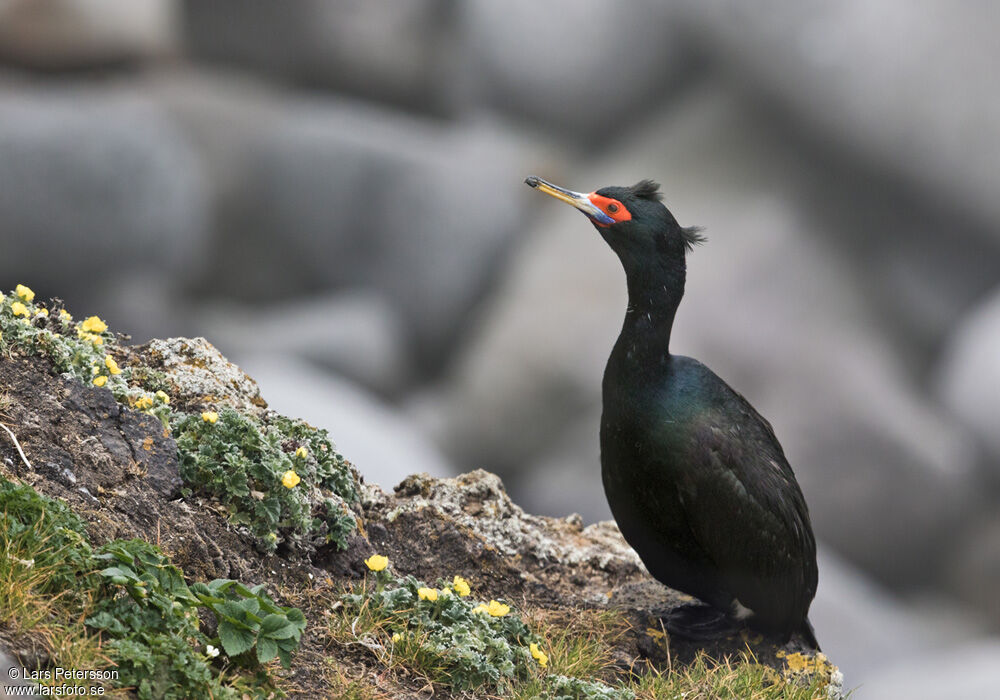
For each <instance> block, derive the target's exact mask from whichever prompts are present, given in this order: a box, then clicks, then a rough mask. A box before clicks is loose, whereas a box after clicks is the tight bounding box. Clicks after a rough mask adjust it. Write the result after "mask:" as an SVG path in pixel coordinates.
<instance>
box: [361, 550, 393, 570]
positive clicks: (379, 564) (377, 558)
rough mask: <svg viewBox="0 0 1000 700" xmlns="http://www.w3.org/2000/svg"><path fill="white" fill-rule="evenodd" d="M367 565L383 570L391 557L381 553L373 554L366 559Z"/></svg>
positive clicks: (370, 567)
mask: <svg viewBox="0 0 1000 700" xmlns="http://www.w3.org/2000/svg"><path fill="white" fill-rule="evenodd" d="M365 566H367V567H368V568H369V569H371V570H372V571H381V570H382V569H384V568H385V567H387V566H389V557H383V556H382V555H381V554H373V555H371V556H370V557H368V558H367V559H365Z"/></svg>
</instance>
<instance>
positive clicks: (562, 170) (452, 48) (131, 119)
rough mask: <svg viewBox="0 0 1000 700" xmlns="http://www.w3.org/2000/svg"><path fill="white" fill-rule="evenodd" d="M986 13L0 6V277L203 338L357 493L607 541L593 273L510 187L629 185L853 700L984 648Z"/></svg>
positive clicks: (993, 512)
mask: <svg viewBox="0 0 1000 700" xmlns="http://www.w3.org/2000/svg"><path fill="white" fill-rule="evenodd" d="M998 30H1000V8H998V7H997V6H996V5H994V4H991V3H985V2H971V3H961V4H943V3H940V4H937V5H933V6H932V5H927V4H922V3H910V2H904V1H903V0H888V1H886V2H880V3H870V2H865V1H864V0H847V1H845V2H838V3H834V2H815V1H810V2H793V1H792V0H764V1H763V2H757V3H752V4H748V3H740V2H736V0H711V1H706V0H673V1H672V2H658V1H656V0H635V1H633V2H616V3H605V2H596V1H594V0H572V1H570V0H550V1H549V2H544V3H541V2H535V1H533V0H507V2H503V3H498V2H492V1H489V0H466V1H465V2H458V1H457V0H414V1H413V2H408V3H396V2H388V1H387V0H340V1H336V2H334V1H332V0H284V1H283V2H271V1H268V0H213V1H212V2H205V1H200V0H0V288H3V289H5V290H10V289H12V288H13V286H14V285H15V284H17V283H19V282H23V283H25V284H28V285H29V286H31V287H33V288H34V289H35V291H36V292H37V293H38V295H39V297H48V296H53V295H58V296H61V297H63V298H64V299H65V300H66V301H67V303H68V305H69V307H70V308H71V309H72V310H74V311H75V312H76V313H77V314H91V313H99V314H100V315H102V317H106V318H107V320H108V321H109V323H110V324H111V326H112V327H113V328H115V329H121V330H124V331H126V332H129V333H131V335H132V336H133V338H134V339H135V340H136V341H142V340H145V339H147V338H149V337H152V336H154V335H155V336H160V337H163V336H166V335H169V334H184V335H197V334H201V335H204V336H206V337H207V338H209V339H210V340H211V341H212V342H213V343H214V344H216V345H217V346H218V347H219V348H220V349H221V350H222V351H223V352H224V353H225V354H227V355H228V356H229V357H231V358H233V359H234V360H236V361H238V362H240V363H241V364H242V365H243V366H244V367H245V369H246V370H247V371H248V372H249V373H250V374H251V375H253V376H254V377H256V378H257V379H258V380H259V381H260V383H261V387H262V391H263V393H264V395H265V396H266V397H267V398H268V399H269V400H270V401H271V403H272V405H274V406H275V408H277V409H279V410H281V411H283V412H287V413H291V414H295V415H301V416H303V417H304V418H306V419H308V420H309V421H311V422H313V423H315V424H317V425H321V426H323V427H326V428H328V429H329V430H330V431H331V433H332V434H333V435H334V437H335V438H336V439H337V440H338V442H339V446H340V448H341V449H342V451H343V452H344V453H345V454H346V455H348V456H349V457H350V458H352V459H353V460H354V461H355V462H356V463H357V464H358V465H359V466H360V468H361V470H362V472H363V473H365V475H366V477H367V479H368V480H369V481H375V482H379V483H382V484H383V485H385V486H387V487H388V486H391V485H392V484H393V483H395V482H397V481H399V480H400V479H401V478H402V477H403V476H404V475H406V474H408V473H411V472H416V471H426V472H429V473H431V474H433V475H436V476H446V475H450V474H453V473H457V472H460V471H467V470H470V469H473V468H477V467H483V468H486V469H489V470H492V471H495V472H497V473H498V474H500V475H502V477H503V479H504V481H505V483H506V484H507V486H508V488H509V490H510V492H511V494H512V495H513V497H514V499H515V500H516V501H517V502H518V503H519V504H521V505H522V506H524V507H525V508H526V510H528V511H533V512H537V513H544V514H551V515H566V514H567V513H570V512H574V511H576V512H580V513H581V514H582V515H583V517H584V520H585V521H587V522H590V521H595V520H600V519H604V518H607V517H608V510H607V507H606V505H605V503H604V496H603V492H602V489H601V485H600V477H599V465H598V444H597V425H598V420H599V412H600V393H599V392H600V378H601V373H602V371H603V365H604V361H605V359H606V357H607V354H608V351H609V350H610V347H611V345H612V343H613V341H614V339H615V337H616V334H617V332H618V328H619V325H620V322H621V319H622V316H623V313H624V307H625V286H624V279H623V276H622V273H621V270H620V268H619V266H618V263H617V261H616V259H615V258H614V256H613V254H612V253H611V252H610V251H609V250H607V249H606V248H605V246H604V244H603V242H602V241H601V240H600V238H599V237H598V236H597V235H596V234H595V233H594V232H593V230H591V227H590V226H589V225H588V224H587V223H586V221H585V220H584V219H583V218H581V217H580V216H579V215H577V214H575V213H574V212H572V211H570V210H569V209H568V208H566V207H561V206H557V205H555V204H554V203H553V202H552V201H550V200H548V199H547V198H544V197H540V196H539V195H537V193H533V192H532V191H531V190H529V189H528V188H527V187H525V186H524V185H523V184H522V181H523V179H524V177H525V176H526V175H529V174H537V175H541V176H543V177H547V178H549V179H552V180H553V181H555V182H558V183H560V184H564V185H565V186H567V187H571V188H574V189H579V190H590V189H595V188H597V187H600V186H603V185H608V184H628V183H631V182H634V181H636V180H638V179H640V178H643V177H652V178H655V179H657V180H659V181H660V182H662V183H663V186H664V191H665V193H666V203H667V204H668V206H669V207H670V208H671V209H672V211H673V212H674V213H675V214H676V216H677V218H678V219H679V220H680V221H681V223H682V224H685V225H689V224H699V225H702V226H705V227H706V229H707V235H708V237H709V242H708V244H707V245H705V246H703V247H701V248H699V249H698V250H696V251H695V253H694V254H693V255H692V256H691V257H690V259H689V277H688V296H687V298H686V299H685V301H684V303H683V304H682V306H681V311H680V313H679V316H678V319H677V325H676V330H675V332H674V347H675V350H676V351H677V352H681V353H684V354H690V355H693V356H696V357H698V358H699V359H701V360H702V361H704V362H705V363H706V364H708V365H709V366H711V367H713V368H714V369H715V370H716V371H717V372H718V373H719V374H720V375H721V376H722V377H723V378H724V379H726V380H727V381H729V382H730V383H731V384H732V385H733V386H734V387H735V388H737V389H738V390H739V391H741V392H742V393H744V394H745V395H746V396H747V397H748V398H749V399H750V400H751V401H752V402H753V403H754V404H755V405H756V406H757V407H758V408H759V409H760V410H761V411H762V413H764V414H765V415H766V416H767V417H769V418H770V420H771V422H772V423H773V424H774V427H775V429H776V432H777V434H778V436H779V438H780V439H781V440H782V442H783V444H784V446H785V448H786V452H787V453H788V456H789V458H790V461H791V463H792V464H793V466H794V467H795V470H796V473H797V474H798V476H799V480H800V482H801V484H802V486H803V489H804V491H805V493H806V497H807V499H808V501H809V504H810V507H811V511H812V514H813V519H814V524H815V529H816V532H817V535H818V537H819V538H820V540H821V543H822V547H821V552H822V554H821V564H820V566H821V577H820V589H819V594H818V597H817V601H816V603H815V604H814V608H813V614H812V617H813V621H814V622H815V625H816V628H817V630H818V633H819V636H820V639H821V641H822V643H823V646H824V650H825V651H827V652H829V653H830V655H831V656H832V658H834V659H836V660H837V662H838V663H839V664H840V666H841V668H842V669H843V670H844V672H845V673H846V675H847V685H848V686H861V688H860V689H859V690H858V691H857V693H856V695H855V696H854V697H856V698H860V699H861V700H864V699H866V698H896V697H899V698H904V697H905V698H908V699H911V700H912V699H913V698H942V697H948V698H967V697H968V698H972V697H975V698H981V697H989V696H991V693H993V692H995V689H996V669H997V668H998V667H1000V642H998V641H997V638H996V637H993V636H990V635H991V634H995V633H997V632H998V631H1000V508H998V503H1000V187H998V176H997V172H998V166H997V164H998V163H1000V84H998V82H997V78H996V74H995V67H996V65H997V64H998V62H1000V44H998V43H997V42H996V40H995V36H996V33H997V31H998Z"/></svg>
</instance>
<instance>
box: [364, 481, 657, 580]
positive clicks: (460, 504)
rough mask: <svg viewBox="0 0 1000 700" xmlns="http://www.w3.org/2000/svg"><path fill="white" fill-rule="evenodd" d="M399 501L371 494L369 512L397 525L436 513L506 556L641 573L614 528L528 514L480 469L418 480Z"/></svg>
mask: <svg viewBox="0 0 1000 700" xmlns="http://www.w3.org/2000/svg"><path fill="white" fill-rule="evenodd" d="M395 491H396V493H395V495H394V496H391V495H389V494H387V493H385V492H384V491H382V489H380V488H378V487H377V486H369V487H367V488H366V490H365V494H364V499H365V508H366V510H367V509H369V508H378V509H385V510H386V513H385V516H384V517H385V519H386V520H389V521H392V520H394V519H396V518H397V517H399V515H401V514H403V513H410V512H415V511H419V510H422V509H425V508H431V509H433V510H434V511H436V512H437V513H439V514H440V515H442V516H445V517H447V518H449V519H452V520H453V521H455V522H456V523H457V524H458V525H459V526H461V527H464V528H468V529H469V530H471V531H472V532H474V533H476V534H477V535H479V536H480V537H481V538H482V539H483V540H484V541H486V542H488V543H489V544H490V545H492V546H493V547H495V548H496V549H497V550H498V551H499V552H500V553H501V554H503V555H505V556H510V557H515V556H518V555H521V556H525V555H528V556H532V557H535V558H536V559H538V560H539V561H553V562H560V563H562V564H564V565H570V566H574V565H588V566H592V567H595V568H598V569H601V570H607V569H609V568H612V567H613V568H616V569H618V570H622V571H627V570H634V571H638V570H640V569H641V566H642V564H641V562H640V561H639V557H638V555H637V554H636V553H635V552H634V551H633V550H632V548H631V547H629V546H628V544H626V543H625V540H624V539H623V538H622V536H621V533H620V532H619V531H618V527H617V526H616V525H615V524H614V523H613V522H602V523H596V524H594V525H590V526H588V527H586V528H585V527H583V523H582V521H581V519H580V516H579V515H571V516H569V517H566V518H550V517H545V516H539V515H530V514H528V513H525V512H524V511H523V510H522V509H521V508H520V507H519V506H517V505H516V504H515V503H514V502H513V501H511V500H510V497H509V496H508V495H507V492H506V490H505V489H504V487H503V483H502V482H501V481H500V478H499V477H498V476H496V475H495V474H490V473H489V472H486V471H483V470H481V469H477V470H475V471H473V472H469V473H468V474H462V475H460V476H457V477H455V478H451V479H436V478H433V477H430V476H428V475H427V474H414V475H413V476H410V477H407V478H406V479H405V480H404V481H403V482H402V483H400V484H399V485H398V486H397V487H396V489H395Z"/></svg>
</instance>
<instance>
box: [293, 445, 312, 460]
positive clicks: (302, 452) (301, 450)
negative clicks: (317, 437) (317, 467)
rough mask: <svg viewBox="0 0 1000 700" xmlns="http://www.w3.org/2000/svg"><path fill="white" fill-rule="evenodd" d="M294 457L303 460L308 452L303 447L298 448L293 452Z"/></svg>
mask: <svg viewBox="0 0 1000 700" xmlns="http://www.w3.org/2000/svg"><path fill="white" fill-rule="evenodd" d="M295 456H296V457H301V458H302V459H305V458H306V457H308V456H309V450H307V449H306V448H304V447H300V448H299V449H297V450H295Z"/></svg>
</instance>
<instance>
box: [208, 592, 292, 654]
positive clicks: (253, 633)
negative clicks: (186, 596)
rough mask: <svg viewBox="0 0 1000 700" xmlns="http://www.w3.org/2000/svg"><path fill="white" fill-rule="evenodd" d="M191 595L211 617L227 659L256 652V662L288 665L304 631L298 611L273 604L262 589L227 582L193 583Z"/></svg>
mask: <svg viewBox="0 0 1000 700" xmlns="http://www.w3.org/2000/svg"><path fill="white" fill-rule="evenodd" d="M191 593H192V594H194V596H195V597H196V598H197V599H198V602H199V603H200V604H201V605H204V606H205V607H207V608H208V609H209V610H211V611H212V614H214V615H215V619H216V620H217V622H218V635H219V641H220V643H221V644H222V648H223V649H225V650H226V653H227V654H228V655H229V656H230V657H233V658H236V657H238V656H239V655H241V654H246V653H249V652H250V651H251V650H254V649H256V653H255V657H256V659H257V662H258V663H262V664H265V663H267V662H269V661H271V660H272V659H274V658H275V657H278V658H279V659H280V660H281V665H282V666H284V667H285V668H289V667H290V666H291V654H292V652H293V651H295V650H296V649H297V648H298V646H299V640H300V639H301V637H302V632H303V630H305V628H306V618H305V616H304V615H303V614H302V611H301V610H299V609H298V608H283V607H281V606H279V605H276V604H275V602H274V601H273V600H271V598H270V597H268V595H267V594H266V593H265V592H264V587H263V586H255V587H253V588H247V587H246V586H244V585H243V584H242V583H239V582H238V581H233V580H231V579H215V580H214V581H212V582H211V583H208V584H205V583H195V584H193V585H192V586H191Z"/></svg>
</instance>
